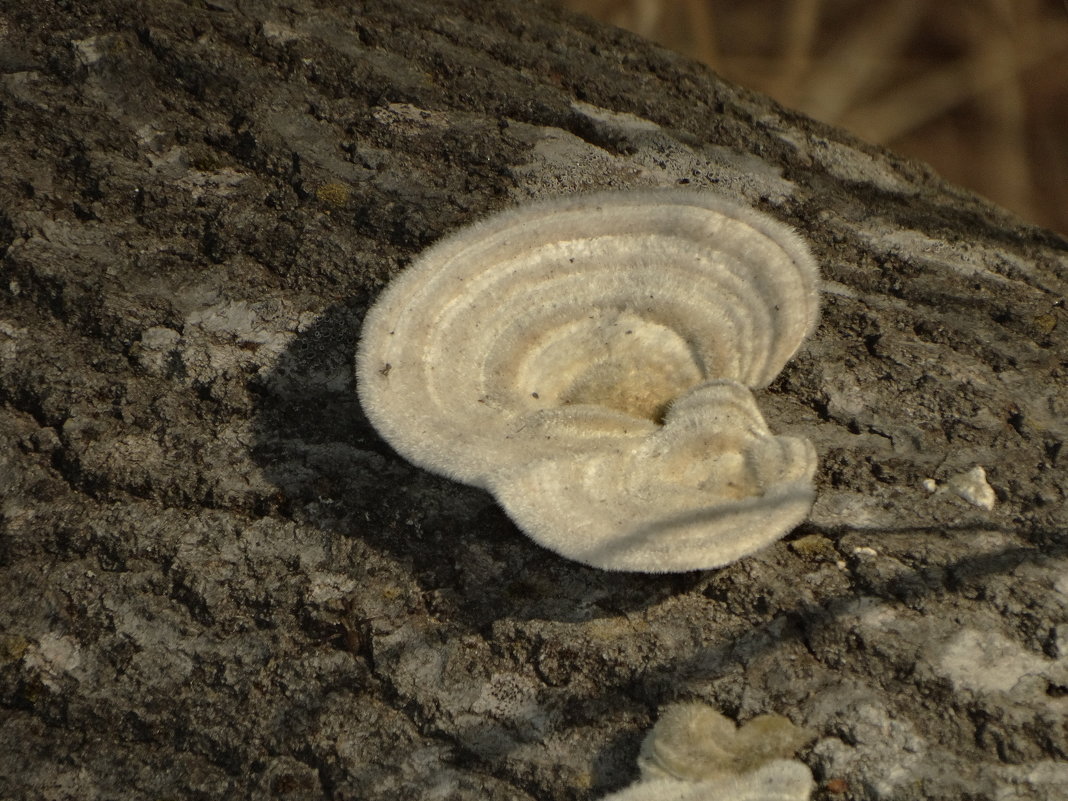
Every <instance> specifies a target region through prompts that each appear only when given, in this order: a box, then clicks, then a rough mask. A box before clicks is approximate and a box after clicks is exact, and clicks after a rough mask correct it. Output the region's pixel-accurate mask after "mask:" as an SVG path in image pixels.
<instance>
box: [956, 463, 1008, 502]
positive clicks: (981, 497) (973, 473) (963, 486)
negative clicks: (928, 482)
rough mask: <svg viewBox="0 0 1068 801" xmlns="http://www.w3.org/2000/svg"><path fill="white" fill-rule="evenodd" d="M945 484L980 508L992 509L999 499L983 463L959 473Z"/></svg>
mask: <svg viewBox="0 0 1068 801" xmlns="http://www.w3.org/2000/svg"><path fill="white" fill-rule="evenodd" d="M945 486H946V489H948V490H950V491H951V492H954V493H956V494H957V495H959V496H960V497H961V498H963V499H964V500H966V501H967V502H968V503H970V504H972V505H974V506H978V507H979V508H980V509H986V510H987V511H990V510H991V509H993V508H994V503H995V502H996V501H997V495H995V494H994V488H993V487H991V486H990V484H989V483H987V480H986V470H984V469H983V468H982V466H981V465H976V466H975V467H973V468H972V469H971V470H967V471H965V472H963V473H958V474H957V475H955V476H953V477H952V478H951V479H949V480H948V481H947V482H946V484H945Z"/></svg>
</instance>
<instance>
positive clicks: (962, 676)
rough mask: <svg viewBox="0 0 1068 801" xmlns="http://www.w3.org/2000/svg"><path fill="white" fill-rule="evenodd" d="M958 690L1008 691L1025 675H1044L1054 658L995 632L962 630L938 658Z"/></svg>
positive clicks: (939, 665) (941, 669)
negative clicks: (1042, 654) (1033, 650)
mask: <svg viewBox="0 0 1068 801" xmlns="http://www.w3.org/2000/svg"><path fill="white" fill-rule="evenodd" d="M937 664H938V669H939V672H940V673H942V675H944V676H946V677H948V678H949V680H950V681H951V682H953V686H954V687H955V688H957V689H968V690H972V691H976V692H1010V691H1011V690H1012V689H1013V687H1015V686H1016V685H1017V684H1018V683H1019V682H1020V681H1021V679H1023V678H1024V677H1026V676H1036V675H1037V676H1043V675H1045V673H1046V672H1047V671H1048V670H1049V669H1050V667H1051V665H1052V664H1053V660H1051V659H1048V658H1046V657H1044V656H1039V655H1038V654H1035V653H1032V652H1031V651H1028V650H1027V649H1026V648H1024V647H1023V646H1022V645H1020V644H1019V643H1015V642H1013V641H1012V640H1010V639H1008V638H1007V637H1005V636H1004V635H1002V634H1000V633H998V632H997V631H976V630H974V629H964V630H963V631H961V632H960V633H959V634H958V635H957V636H956V637H954V638H953V639H952V640H951V641H950V642H949V644H948V645H947V646H946V648H945V650H944V651H943V652H942V654H941V658H940V659H939V660H938V663H937Z"/></svg>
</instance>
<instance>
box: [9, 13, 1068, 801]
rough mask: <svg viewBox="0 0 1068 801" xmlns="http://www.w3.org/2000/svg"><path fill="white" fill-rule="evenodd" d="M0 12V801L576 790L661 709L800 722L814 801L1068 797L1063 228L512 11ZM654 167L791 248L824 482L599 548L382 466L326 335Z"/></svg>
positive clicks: (677, 65)
mask: <svg viewBox="0 0 1068 801" xmlns="http://www.w3.org/2000/svg"><path fill="white" fill-rule="evenodd" d="M0 37H2V49H0V170H2V173H3V178H4V179H3V181H2V182H0V253H3V260H2V281H0V402H2V404H3V406H2V408H0V493H2V496H3V506H2V517H0V521H2V537H3V539H2V541H0V549H2V550H0V708H2V710H3V711H2V714H0V778H2V782H0V786H2V788H3V789H2V791H0V796H3V797H10V798H20V797H34V798H42V799H61V798H79V799H92V798H108V799H127V798H128V799H137V798H147V797H166V798H174V799H177V798H183V799H184V798H237V797H257V798H265V797H278V798H330V799H363V800H365V801H367V800H370V799H383V800H384V801H385V800H387V799H388V800H389V801H392V800H393V799H399V798H450V799H550V798H552V799H588V798H597V797H599V796H601V795H603V794H605V793H607V792H610V791H612V790H615V789H618V788H620V787H623V786H624V785H626V784H627V783H628V782H630V781H631V780H632V779H633V778H634V776H635V775H636V768H635V766H634V765H635V763H634V760H635V756H636V753H637V748H638V744H639V742H640V741H641V738H642V736H643V733H644V732H645V731H646V730H647V729H648V728H649V727H650V725H651V724H652V722H653V721H654V720H655V718H656V713H657V710H658V708H659V707H661V706H662V705H664V704H666V703H668V702H670V701H672V700H676V699H687V698H696V699H703V700H705V701H707V702H709V703H711V704H712V705H713V706H715V707H717V708H718V709H720V710H722V711H723V712H724V713H725V714H727V715H728V716H730V717H731V718H733V719H735V720H738V721H744V720H747V719H749V718H752V717H754V716H755V715H757V714H759V713H763V712H772V713H779V714H784V715H787V716H789V717H790V718H792V719H793V720H794V721H795V722H797V723H799V724H802V725H804V726H806V727H808V728H810V729H812V730H813V731H814V732H815V733H816V734H817V735H818V737H817V739H816V740H815V741H814V742H813V744H812V745H810V746H808V747H807V748H806V749H804V750H803V751H802V752H801V754H800V756H801V758H802V759H803V760H804V761H805V762H806V763H807V764H808V765H809V766H810V767H811V768H812V769H813V772H814V774H815V776H816V778H817V781H818V782H819V785H820V789H819V790H818V791H817V797H818V798H852V799H916V798H930V799H943V798H944V799H956V798H962V797H968V798H971V799H1000V798H1013V799H1036V800H1039V799H1054V798H1057V797H1063V796H1060V795H1058V794H1059V793H1063V788H1064V787H1065V786H1068V535H1066V531H1068V512H1066V511H1065V506H1066V495H1068V478H1066V470H1065V464H1066V459H1068V453H1066V452H1065V451H1064V443H1065V440H1066V439H1068V426H1066V423H1065V418H1066V414H1068V311H1066V309H1065V306H1064V299H1065V296H1066V295H1068V289H1066V287H1068V243H1066V242H1065V241H1064V240H1063V239H1061V238H1059V237H1058V236H1056V235H1054V234H1052V233H1050V232H1048V231H1043V230H1038V229H1034V228H1030V227H1028V226H1026V225H1023V224H1021V223H1020V222H1019V221H1018V220H1016V219H1015V218H1013V217H1012V216H1010V215H1009V214H1008V213H1006V212H1004V211H1001V210H999V209H997V208H995V207H993V206H992V205H991V204H989V203H988V202H986V201H985V200H983V199H981V198H979V197H976V196H974V195H972V194H969V193H968V192H966V191H964V190H961V189H958V188H955V187H953V186H949V185H947V184H945V183H944V182H942V181H941V180H940V179H939V178H938V177H937V176H936V175H935V174H934V173H933V172H932V171H931V170H930V169H929V168H927V167H926V166H924V165H922V164H917V163H914V162H910V161H907V160H905V159H903V158H901V157H899V156H896V155H894V154H893V153H889V152H886V151H884V150H881V149H879V148H876V147H872V146H870V145H867V144H864V143H862V142H859V141H857V140H856V139H854V138H852V137H851V136H849V135H848V134H847V133H845V132H843V131H839V130H836V129H832V128H829V127H826V126H823V125H820V124H817V123H815V122H813V121H811V120H808V119H806V118H804V117H802V116H801V115H799V114H796V113H793V112H790V111H787V110H785V109H782V108H780V107H778V106H777V105H776V104H775V103H773V102H772V101H770V100H769V99H767V98H765V97H762V96H759V95H756V94H754V93H751V92H748V91H746V90H743V89H740V88H738V87H736V86H732V85H729V84H726V83H724V82H723V81H721V80H719V79H718V78H717V77H716V76H715V75H714V74H712V73H711V72H710V71H709V70H707V69H706V68H703V67H701V66H699V65H697V64H694V63H692V62H689V61H687V60H685V59H683V58H681V57H679V56H676V55H673V54H671V53H669V52H666V51H664V50H661V49H659V48H657V47H655V46H653V45H651V44H649V43H647V42H645V41H642V40H640V39H638V38H636V37H634V36H632V35H629V34H626V33H624V32H622V31H619V30H615V29H612V28H608V27H603V26H599V25H597V24H594V23H592V22H590V21H588V20H585V19H581V18H576V17H572V16H569V15H567V14H564V13H562V12H560V11H557V10H555V9H553V8H552V7H549V6H545V5H540V4H537V3H533V2H529V1H527V0H524V1H523V2H511V1H510V0H495V1H493V2H490V0H434V1H433V2H431V0H393V1H392V2H391V1H388V0H368V1H367V2H354V3H345V4H332V3H321V2H315V0H287V2H285V3H281V2H267V1H266V0H263V1H262V2H261V1H259V0H248V1H247V2H246V0H203V2H193V1H192V0H190V1H189V2H177V1H176V0H144V1H143V2H132V1H129V0H94V1H93V2H88V1H87V0H70V1H69V2H59V1H58V0H56V1H55V2H48V3H41V4H30V3H16V2H12V1H11V0H6V2H4V3H3V4H2V5H0ZM679 184H688V185H689V186H691V187H695V188H708V189H709V190H711V191H718V192H723V193H726V194H728V195H730V196H732V197H734V198H737V199H741V200H745V201H748V202H750V203H752V204H754V205H756V206H757V207H759V208H761V209H763V210H765V211H767V212H768V213H770V214H772V215H774V216H776V217H778V218H780V219H782V220H785V221H787V222H789V223H791V224H792V225H794V226H796V227H797V229H798V230H800V231H801V232H802V233H803V234H804V236H805V237H807V238H808V240H809V241H810V242H811V244H812V247H813V249H814V251H815V252H816V254H817V257H818V259H819V261H820V263H821V268H822V272H823V278H824V287H823V289H824V302H823V311H822V322H821V325H820V327H819V330H818V331H817V333H816V334H815V335H814V336H813V337H812V338H811V340H810V341H809V342H808V343H807V344H806V345H805V346H804V348H803V350H802V352H801V353H800V354H799V356H798V357H797V358H795V360H794V361H793V362H792V363H791V364H790V365H789V366H788V367H787V368H786V370H785V371H784V372H783V374H782V375H781V376H780V378H779V379H778V380H777V381H776V383H775V384H773V385H772V387H771V388H770V389H769V390H768V391H766V392H763V393H758V401H759V403H760V405H761V407H762V409H763V411H764V412H765V415H766V417H767V418H768V421H769V424H770V425H771V427H772V429H773V430H775V431H776V432H778V433H797V434H801V435H804V436H807V437H809V438H810V439H811V440H812V441H813V442H814V443H815V445H816V448H817V450H818V452H819V454H820V463H821V466H820V471H819V473H818V476H817V482H818V483H817V487H818V493H819V494H818V500H817V503H816V506H815V508H814V510H813V513H812V517H811V520H810V521H809V522H808V523H806V524H805V525H803V526H802V527H801V528H800V529H798V530H797V531H795V532H794V533H793V534H792V535H790V536H789V537H787V539H786V540H785V541H783V542H780V543H778V544H777V545H775V546H773V547H770V548H768V549H766V550H764V551H762V552H761V553H759V554H757V555H756V556H753V557H750V558H747V559H743V560H741V561H740V562H737V563H735V564H733V565H730V566H728V567H726V568H723V569H721V570H714V571H706V572H697V573H688V574H682V575H666V576H664V575H660V576H657V575H634V574H614V573H605V572H599V571H596V570H593V569H589V568H586V567H583V566H581V565H578V564H574V563H571V562H567V561H565V560H563V559H561V558H559V557H557V556H555V555H553V554H551V553H549V552H546V551H544V550H542V549H540V548H538V547H537V546H536V545H534V544H533V543H531V542H530V541H529V540H528V539H527V538H525V537H524V536H522V535H521V533H520V532H519V531H518V530H517V529H516V528H515V527H514V526H513V525H512V524H511V522H510V521H509V520H508V518H507V517H506V516H505V515H504V514H503V513H502V512H501V511H500V510H499V509H498V508H497V507H496V506H495V505H494V503H493V501H492V499H491V498H490V497H489V496H488V495H486V494H485V493H483V492H481V491H479V490H476V489H472V488H468V487H464V486H459V485H456V484H453V483H451V482H449V481H447V480H445V479H442V478H439V477H436V476H433V475H430V474H427V473H425V472H423V471H420V470H419V469H417V468H415V467H413V466H411V465H409V464H407V463H406V462H405V461H403V460H402V459H401V458H400V457H398V456H397V455H396V454H394V453H393V452H392V451H391V450H390V449H389V447H388V446H386V445H385V444H384V443H383V442H382V440H381V439H379V437H378V436H377V435H376V433H375V432H374V430H373V429H372V428H371V427H370V426H369V424H368V423H367V421H366V419H365V418H364V416H363V414H362V413H361V410H360V407H359V404H358V402H357V399H356V394H355V387H354V381H353V371H352V356H353V351H354V348H355V343H356V340H357V337H358V333H359V326H360V322H361V319H362V316H363V314H364V311H365V310H366V308H367V307H368V305H369V303H370V302H371V301H372V300H373V298H374V296H375V295H376V293H377V292H378V291H379V289H380V288H381V287H382V286H383V285H384V284H385V282H387V281H388V280H389V278H390V276H392V275H394V274H396V273H397V272H398V271H399V270H401V269H402V268H403V267H404V265H405V264H406V263H407V262H408V261H409V260H410V259H411V258H412V257H413V256H414V255H415V254H416V253H418V252H419V250H420V249H422V248H423V247H425V246H426V245H428V244H430V243H431V242H433V241H434V240H435V239H437V238H438V237H440V236H442V235H443V234H446V233H447V232H449V231H451V230H453V229H455V228H456V227H457V226H460V225H462V224H464V223H467V222H469V221H472V220H475V219H477V218H478V217H480V216H482V215H484V214H486V213H489V212H491V211H494V210H497V209H500V208H504V207H506V206H509V205H511V204H514V203H517V202H523V201H525V200H528V199H532V198H541V197H546V196H553V195H559V194H564V193H572V192H578V191H585V190H590V189H595V188H607V187H614V188H625V187H650V186H661V185H672V186H674V185H679ZM976 466H981V467H983V468H985V473H986V476H987V480H988V481H989V485H990V486H991V487H992V488H993V491H994V492H995V494H996V503H995V505H994V506H993V508H992V509H986V508H984V507H983V506H981V505H976V503H969V502H968V501H967V500H966V499H965V498H964V497H963V495H967V492H966V489H967V488H966V486H965V485H966V481H965V479H961V478H959V477H960V476H961V475H962V474H963V475H967V474H968V471H970V470H972V469H973V468H975V467H976ZM973 476H974V474H973ZM955 477H957V478H955ZM973 483H975V482H973ZM978 486H979V489H982V484H981V482H978ZM962 493H963V495H962ZM979 500H980V502H981V498H980V499H979Z"/></svg>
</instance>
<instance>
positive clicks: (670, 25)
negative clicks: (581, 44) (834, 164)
mask: <svg viewBox="0 0 1068 801" xmlns="http://www.w3.org/2000/svg"><path fill="white" fill-rule="evenodd" d="M561 1H562V3H563V5H565V6H567V7H568V8H571V9H572V10H575V11H580V12H583V13H586V14H589V15H590V16H593V17H596V18H598V19H600V20H603V21H605V22H610V23H612V24H614V25H618V26H620V27H623V28H628V29H630V30H632V31H635V32H636V33H639V34H641V35H643V36H645V37H647V38H650V39H654V40H656V41H658V42H660V43H662V44H664V45H666V46H668V47H671V48H673V49H674V50H678V51H680V52H683V53H686V54H688V55H690V56H693V57H694V58H697V59H699V60H701V61H704V62H705V63H706V64H708V65H710V66H711V67H713V68H714V69H715V70H716V71H717V72H719V73H720V74H721V75H723V76H724V77H726V78H728V79H730V80H732V81H734V82H736V83H739V84H742V85H743V86H748V87H751V88H753V89H757V90H760V91H762V92H766V93H767V94H770V95H771V96H773V97H774V98H776V99H777V100H779V101H780V102H781V103H783V104H784V105H786V106H790V107H793V108H797V109H800V110H801V111H804V112H805V113H807V114H809V115H811V116H813V117H816V118H818V119H821V120H824V121H826V122H830V123H834V124H836V125H841V126H843V127H845V128H848V129H850V130H852V131H854V132H855V133H857V134H858V135H860V136H861V137H863V138H865V139H867V140H869V141H872V142H878V143H879V144H883V145H886V146H888V147H891V148H893V149H895V150H897V151H898V152H901V153H905V154H907V155H910V156H913V157H916V158H920V159H923V160H924V161H927V162H930V163H931V164H933V165H934V166H935V168H936V169H937V170H938V171H939V172H940V173H942V175H944V176H946V177H947V178H949V179H950V180H952V181H954V182H956V183H959V184H963V185H966V186H970V187H972V188H973V189H975V190H977V191H978V192H981V193H982V194H984V195H986V196H987V197H989V198H991V199H993V200H994V201H996V202H998V203H1000V204H1002V205H1003V206H1006V207H1008V208H1010V209H1013V210H1014V211H1016V212H1017V213H1018V214H1020V215H1021V216H1023V217H1025V218H1027V219H1029V220H1032V221H1034V222H1037V223H1039V224H1040V225H1045V226H1048V227H1050V228H1053V229H1056V230H1059V231H1061V232H1068V0H937V2H930V1H929V0H561Z"/></svg>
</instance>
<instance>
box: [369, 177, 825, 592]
mask: <svg viewBox="0 0 1068 801" xmlns="http://www.w3.org/2000/svg"><path fill="white" fill-rule="evenodd" d="M817 282H818V273H817V269H816V265H815V262H814V260H813V258H812V256H811V255H810V253H809V251H808V248H807V246H806V245H805V243H804V242H803V240H802V239H801V238H800V237H799V236H798V235H797V234H795V233H794V232H793V231H792V230H791V229H790V228H788V227H787V226H785V225H783V224H782V223H779V222H777V221H776V220H774V219H772V218H770V217H768V216H766V215H764V214H762V213H760V212H757V211H755V210H754V209H752V208H749V207H745V206H740V205H737V204H735V203H733V202H731V201H729V200H726V199H724V198H722V197H720V196H718V195H715V194H711V193H701V192H685V191H672V190H664V191H640V192H614V193H604V194H593V195H585V196H579V197H575V198H566V199H561V200H556V201H552V202H547V203H538V204H532V205H529V206H524V207H520V208H517V209H513V210H510V211H506V212H503V213H500V214H497V215H495V216H492V217H490V218H488V219H486V220H484V221H482V222H480V223H477V224H475V225H472V226H470V227H468V228H465V229H463V230H460V231H458V232H456V233H454V234H453V235H451V236H449V237H447V238H445V239H444V240H442V241H441V242H439V243H437V244H436V245H434V246H432V247H431V248H429V249H428V250H427V251H425V252H424V253H423V254H421V255H420V256H419V258H418V259H416V261H415V262H414V263H413V264H412V265H411V266H410V267H409V268H408V269H406V270H405V271H404V272H403V273H401V274H400V275H399V276H397V277H396V278H395V279H394V280H393V281H392V282H391V283H390V285H389V286H388V287H387V288H386V290H385V291H384V292H383V293H382V295H381V297H380V298H379V299H378V301H377V302H376V303H375V304H374V306H373V307H372V308H371V310H370V311H369V312H368V314H367V317H366V319H365V321H364V326H363V333H362V337H361V341H360V345H359V349H358V352H357V381H358V391H359V396H360V402H361V404H362V406H363V408H364V410H365V412H366V414H367V417H368V419H369V420H370V421H371V423H372V424H373V425H374V427H375V428H376V429H377V430H378V432H379V433H380V434H381V435H382V437H383V438H384V439H385V440H386V441H387V442H389V443H390V444H391V445H392V446H393V447H394V448H395V449H396V450H397V452H398V453H400V454H401V455H402V456H404V457H405V458H407V459H408V460H409V461H411V462H413V463H414V464H416V465H419V466H421V467H424V468H426V469H428V470H432V471H434V472H437V473H440V474H442V475H445V476H448V477H450V478H453V479H455V480H457V481H462V482H464V483H467V484H472V485H474V486H478V487H483V488H485V489H487V490H489V491H490V492H492V493H493V494H494V496H495V497H496V498H497V500H498V502H499V503H500V504H501V505H502V506H503V507H504V509H505V511H506V512H507V513H508V515H509V516H510V517H511V518H512V519H513V520H514V521H515V522H516V523H517V525H518V526H519V527H520V528H521V529H522V530H523V531H524V532H525V533H526V534H528V535H529V536H530V537H532V538H533V539H534V540H535V541H537V542H538V543H540V544H542V545H544V546H546V547H548V548H550V549H552V550H553V551H555V552H557V553H559V554H561V555H562V556H565V557H567V558H569V559H575V560H578V561H580V562H584V563H586V564H588V565H592V566H594V567H599V568H604V569H608V570H633V571H643V572H666V571H684V570H696V569H704V568H710V567H716V566H719V565H723V564H726V563H728V562H731V561H734V560H736V559H738V558H740V557H743V556H746V555H748V554H751V553H753V552H755V551H756V550H758V549H760V548H761V547H763V546H765V545H767V544H768V543H770V542H773V541H775V540H776V539H778V538H780V537H781V536H782V535H783V534H785V533H786V532H787V531H789V530H790V529H792V528H793V527H794V526H796V525H797V524H798V523H800V522H801V521H802V520H804V518H805V517H806V516H807V515H808V512H809V509H810V508H811V505H812V500H813V496H814V488H813V482H812V477H813V474H814V472H815V469H816V454H815V450H814V449H813V447H812V445H811V444H810V443H809V442H808V441H807V440H804V439H800V438H797V437H789V436H776V435H775V434H773V433H772V432H771V431H769V429H768V427H767V424H766V423H765V421H764V418H763V417H762V416H761V414H760V411H759V409H758V408H757V406H756V402H755V399H754V397H753V395H752V391H751V390H752V389H755V388H762V387H765V386H767V384H769V383H770V382H771V381H772V380H773V379H774V378H775V376H776V375H777V374H778V373H779V371H780V370H781V369H782V367H783V365H784V364H785V363H786V362H787V361H788V360H789V359H790V358H791V356H792V355H793V354H794V353H795V352H796V351H797V349H798V347H800V345H801V343H802V342H803V340H804V339H805V337H806V336H807V335H808V334H809V333H810V332H811V331H812V330H813V328H814V327H815V324H816V319H817V315H818V306H819V297H818V289H817Z"/></svg>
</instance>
